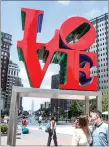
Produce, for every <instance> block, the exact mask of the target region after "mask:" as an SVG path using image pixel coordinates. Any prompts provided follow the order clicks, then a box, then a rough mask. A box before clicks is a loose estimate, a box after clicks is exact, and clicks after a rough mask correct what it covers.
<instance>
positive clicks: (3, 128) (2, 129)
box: [1, 124, 8, 133]
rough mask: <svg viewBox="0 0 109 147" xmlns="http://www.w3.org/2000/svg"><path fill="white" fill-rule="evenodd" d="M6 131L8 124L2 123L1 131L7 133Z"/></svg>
mask: <svg viewBox="0 0 109 147" xmlns="http://www.w3.org/2000/svg"><path fill="white" fill-rule="evenodd" d="M7 131H8V126H7V125H5V124H3V125H2V126H1V132H2V133H7Z"/></svg>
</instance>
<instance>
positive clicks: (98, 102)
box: [97, 93, 102, 112]
mask: <svg viewBox="0 0 109 147" xmlns="http://www.w3.org/2000/svg"><path fill="white" fill-rule="evenodd" d="M97 109H98V110H99V111H101V112H102V93H100V94H99V96H97Z"/></svg>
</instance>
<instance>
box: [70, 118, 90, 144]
mask: <svg viewBox="0 0 109 147" xmlns="http://www.w3.org/2000/svg"><path fill="white" fill-rule="evenodd" d="M78 123H79V126H78V127H77V128H76V129H75V132H73V138H72V145H76V146H80V145H83V146H84V145H86V146H89V145H90V144H91V143H92V137H91V131H90V129H89V128H88V118H87V117H86V116H80V117H79V119H78Z"/></svg>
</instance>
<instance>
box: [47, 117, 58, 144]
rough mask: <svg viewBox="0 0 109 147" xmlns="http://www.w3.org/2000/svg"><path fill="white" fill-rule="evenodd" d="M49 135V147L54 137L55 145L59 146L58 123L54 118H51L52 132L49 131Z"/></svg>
mask: <svg viewBox="0 0 109 147" xmlns="http://www.w3.org/2000/svg"><path fill="white" fill-rule="evenodd" d="M48 133H49V136H48V143H47V146H50V144H51V140H52V136H53V140H54V144H55V146H57V136H56V122H55V119H54V117H52V118H51V121H50V130H49V132H48Z"/></svg>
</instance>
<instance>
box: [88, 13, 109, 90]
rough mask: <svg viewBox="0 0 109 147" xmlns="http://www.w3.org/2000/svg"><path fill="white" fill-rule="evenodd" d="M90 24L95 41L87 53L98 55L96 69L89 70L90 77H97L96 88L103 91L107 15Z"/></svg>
mask: <svg viewBox="0 0 109 147" xmlns="http://www.w3.org/2000/svg"><path fill="white" fill-rule="evenodd" d="M91 22H92V23H93V25H94V27H95V29H96V41H95V43H94V44H93V45H92V46H91V47H90V49H89V51H90V52H95V53H97V54H98V67H97V68H93V69H92V70H91V75H98V88H99V90H100V91H105V90H106V89H107V88H108V13H105V14H104V15H101V16H99V17H96V18H94V19H92V20H91Z"/></svg>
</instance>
